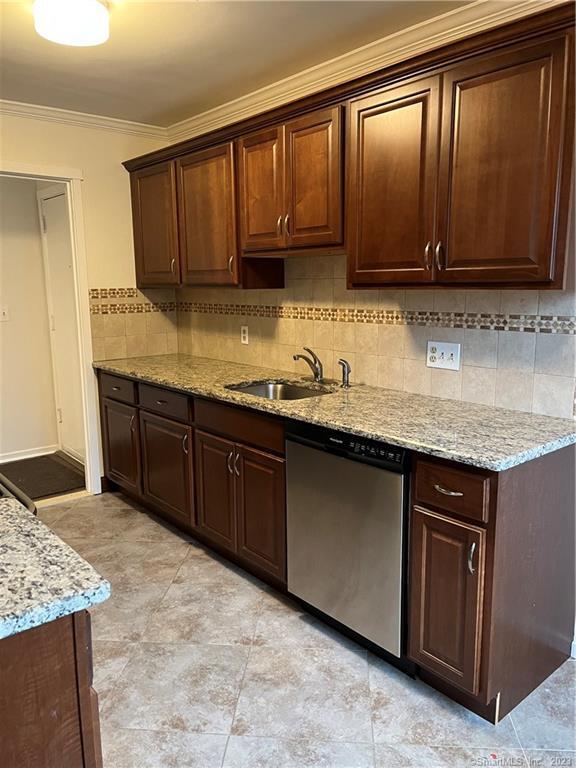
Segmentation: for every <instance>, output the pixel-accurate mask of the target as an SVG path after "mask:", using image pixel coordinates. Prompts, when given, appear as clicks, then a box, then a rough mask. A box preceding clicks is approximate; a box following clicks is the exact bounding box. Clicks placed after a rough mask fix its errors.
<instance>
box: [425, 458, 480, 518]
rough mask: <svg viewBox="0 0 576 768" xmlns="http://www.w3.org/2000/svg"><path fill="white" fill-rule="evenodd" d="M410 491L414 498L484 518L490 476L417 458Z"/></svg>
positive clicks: (441, 507)
mask: <svg viewBox="0 0 576 768" xmlns="http://www.w3.org/2000/svg"><path fill="white" fill-rule="evenodd" d="M414 492H415V497H416V501H419V502H421V503H423V504H430V505H432V506H434V507H437V508H439V509H443V510H446V511H447V512H454V513H455V514H457V515H461V516H462V517H467V518H470V519H471V520H479V521H481V522H483V523H485V522H487V521H488V508H489V504H490V478H489V477H488V476H487V475H485V474H483V473H481V472H475V471H473V470H467V469H459V468H457V467H447V466H445V465H443V464H436V463H435V462H432V461H422V460H418V461H417V463H416V480H415V484H414Z"/></svg>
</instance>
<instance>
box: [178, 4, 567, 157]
mask: <svg viewBox="0 0 576 768" xmlns="http://www.w3.org/2000/svg"><path fill="white" fill-rule="evenodd" d="M565 2H566V0H521V2H517V3H514V4H512V3H511V2H510V3H509V2H502V0H475V2H472V3H470V4H469V5H466V6H463V7H461V8H455V9H454V10H452V11H448V13H444V14H442V15H441V16H435V17H434V18H432V19H427V20H426V21H423V22H420V23H419V24H415V25H414V26H412V27H407V28H406V29H402V30H400V31H398V32H394V33H393V34H391V35H388V36H387V37H383V38H381V39H379V40H376V41H374V42H373V43H369V44H368V45H364V46H362V47H361V48H356V49H355V50H353V51H349V52H347V53H345V54H342V55H341V56H338V57H336V58H334V59H330V60H328V61H325V62H322V63H321V64H317V65H315V66H313V67H310V68H309V69H305V70H303V71H302V72H298V73H297V74H295V75H291V76H290V77H287V78H284V79H283V80H279V81H278V82H275V83H272V84H270V85H267V86H264V87H263V88H260V89H259V90H257V91H253V92H252V93H248V94H246V95H245V96H241V97H240V98H238V99H234V100H233V101H229V102H227V103H225V104H222V105H220V106H218V107H214V108H213V109H209V110H207V111H206V112H202V113H200V114H198V115H194V116H193V117H190V118H188V119H186V120H182V121H180V122H178V123H174V124H173V125H170V126H169V127H168V129H167V134H168V138H169V140H170V142H171V143H172V142H176V141H182V140H184V139H190V138H193V137H194V136H199V135H201V134H203V133H208V132H209V131H213V130H215V129H217V128H222V127H224V126H226V125H230V124H231V123H235V122H238V121H240V120H243V119H246V118H249V117H253V116H254V115H257V114H259V113H262V112H266V111H268V110H270V109H274V108H275V107H279V106H281V105H283V104H287V103H289V102H291V101H296V100H297V99H300V98H303V97H305V96H309V95H311V94H313V93H318V92H319V91H323V90H325V89H327V88H330V87H332V86H335V85H340V84H342V83H345V82H347V81H350V80H354V79H355V78H357V77H362V76H363V75H367V74H370V73H371V72H375V71H377V70H379V69H384V68H385V67H389V66H392V65H394V64H397V63H399V62H401V61H404V60H406V59H410V58H412V57H415V56H419V55H421V54H424V53H427V52H429V51H431V50H433V49H434V48H440V47H442V46H444V45H448V44H450V43H454V42H456V41H458V40H461V39H463V38H465V37H469V36H471V35H475V34H478V33H480V32H484V31H487V30H490V29H493V28H494V27H498V26H502V25H504V24H508V23H510V22H513V21H517V20H519V19H521V18H525V17H526V16H531V15H533V14H535V13H539V12H542V11H546V10H549V9H551V8H554V7H555V6H558V5H563V4H565Z"/></svg>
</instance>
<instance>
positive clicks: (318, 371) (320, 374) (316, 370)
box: [292, 347, 324, 382]
mask: <svg viewBox="0 0 576 768" xmlns="http://www.w3.org/2000/svg"><path fill="white" fill-rule="evenodd" d="M304 350H305V351H306V352H308V353H309V354H310V357H308V355H292V358H293V359H294V360H304V362H306V363H307V364H308V365H309V367H310V370H311V371H312V375H313V376H314V381H317V382H321V381H323V380H324V368H323V366H322V361H321V360H320V358H319V357H318V355H317V354H316V353H315V352H313V351H312V350H311V349H309V348H308V347H304Z"/></svg>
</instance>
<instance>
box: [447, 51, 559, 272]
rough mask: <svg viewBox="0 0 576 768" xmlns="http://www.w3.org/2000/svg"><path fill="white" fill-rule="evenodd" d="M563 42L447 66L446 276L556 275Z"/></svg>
mask: <svg viewBox="0 0 576 768" xmlns="http://www.w3.org/2000/svg"><path fill="white" fill-rule="evenodd" d="M564 46H565V42H564V40H552V41H549V42H546V43H542V44H540V45H538V46H533V47H529V48H522V49H520V50H517V51H515V52H509V53H505V54H501V55H500V56H492V57H478V58H477V59H474V60H472V61H470V62H469V63H464V64H462V65H461V66H460V67H456V68H455V69H452V70H450V71H448V72H447V73H446V74H445V75H444V88H443V93H444V96H443V106H442V114H443V125H442V149H441V159H440V184H439V239H440V241H441V249H440V251H439V264H440V266H441V267H442V271H441V272H440V274H439V276H438V279H439V280H441V281H442V282H444V283H446V282H450V283H466V282H483V283H490V282H500V283H502V282H507V281H509V282H511V281H546V280H550V279H552V278H553V276H554V266H555V265H554V259H555V247H554V238H555V221H556V207H557V195H558V188H559V187H558V181H559V174H560V172H561V158H562V151H561V148H562V143H563V131H564V130H565V128H564V121H565V99H566V96H565V94H564V89H565V75H564V66H565V51H564Z"/></svg>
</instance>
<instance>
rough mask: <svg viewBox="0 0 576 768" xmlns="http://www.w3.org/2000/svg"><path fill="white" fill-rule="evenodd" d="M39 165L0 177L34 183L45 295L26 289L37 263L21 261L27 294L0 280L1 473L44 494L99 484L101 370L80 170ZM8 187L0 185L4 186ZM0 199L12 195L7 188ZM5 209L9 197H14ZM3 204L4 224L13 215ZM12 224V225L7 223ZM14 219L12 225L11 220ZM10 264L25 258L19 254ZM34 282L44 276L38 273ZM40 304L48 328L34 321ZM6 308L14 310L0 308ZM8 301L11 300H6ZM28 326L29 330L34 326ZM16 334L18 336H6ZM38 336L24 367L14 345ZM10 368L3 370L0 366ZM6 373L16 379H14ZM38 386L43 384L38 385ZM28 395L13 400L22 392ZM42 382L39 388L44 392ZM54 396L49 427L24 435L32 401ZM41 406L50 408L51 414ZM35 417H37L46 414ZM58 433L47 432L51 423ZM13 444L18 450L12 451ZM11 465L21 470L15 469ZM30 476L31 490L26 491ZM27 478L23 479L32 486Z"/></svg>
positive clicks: (0, 173)
mask: <svg viewBox="0 0 576 768" xmlns="http://www.w3.org/2000/svg"><path fill="white" fill-rule="evenodd" d="M38 170H39V171H40V170H46V171H47V173H45V174H44V173H39V172H34V169H33V168H29V167H27V168H22V170H21V171H19V169H17V168H9V169H4V168H0V185H4V184H6V183H7V182H10V180H12V181H13V182H19V183H20V184H24V183H27V184H30V185H32V187H33V206H34V217H35V226H36V232H37V238H38V251H39V253H40V264H41V272H42V278H43V282H42V288H43V295H42V296H39V295H38V291H37V292H36V294H34V295H32V293H31V292H30V291H29V289H28V285H27V282H28V280H29V279H30V276H31V274H32V272H31V271H30V268H29V266H27V265H22V264H20V267H21V272H22V275H21V279H22V281H23V283H24V288H25V291H26V296H25V301H24V302H21V301H20V300H19V299H18V300H16V296H14V297H13V298H14V299H15V300H16V303H14V301H12V300H11V299H9V297H8V294H9V291H10V286H9V285H8V281H7V280H4V279H0V310H2V312H3V313H4V314H6V315H7V318H3V319H5V321H6V323H4V322H2V323H0V355H1V359H0V474H5V475H6V476H9V475H8V473H9V472H10V474H11V475H12V477H9V479H12V480H13V482H15V484H16V485H18V486H19V487H20V488H21V490H24V492H28V495H32V496H34V497H35V498H46V497H48V496H55V495H59V494H60V493H62V492H64V493H66V492H71V491H76V490H79V489H80V488H82V489H83V488H86V490H87V491H88V492H89V493H99V492H100V491H101V483H100V477H101V456H100V445H99V434H98V417H97V414H98V411H97V400H96V382H95V374H94V372H93V370H92V343H91V334H90V309H89V301H88V287H87V265H86V256H85V249H84V235H83V222H82V201H81V173H80V172H77V171H75V170H74V169H62V171H65V173H64V172H63V173H59V172H58V173H50V169H41V168H40V167H39V168H38ZM2 191H4V190H2ZM2 197H3V204H2V208H3V209H4V208H5V207H6V206H5V205H4V202H5V201H6V200H7V199H9V198H10V195H8V196H7V195H5V194H3V195H2ZM8 208H9V206H8ZM7 212H8V214H10V211H6V210H3V211H2V213H3V216H2V222H0V229H2V228H3V227H4V226H5V225H6V224H7V222H9V221H10V220H11V219H12V218H13V217H11V216H10V215H8V216H6V213H7ZM10 226H12V225H11V224H8V228H10ZM13 228H14V227H13ZM3 246H4V244H3ZM7 250H8V249H6V248H5V247H2V252H3V253H4V256H2V257H1V258H2V261H0V269H1V270H2V272H3V273H4V274H6V270H5V269H4V266H5V262H6V261H7V260H8V257H6V252H7ZM12 262H13V264H14V263H15V264H17V265H18V264H19V257H18V255H17V254H13V258H12ZM37 282H38V281H37ZM42 304H43V306H44V315H45V328H40V327H39V326H38V325H36V326H35V325H34V323H33V322H32V319H33V316H36V319H38V315H39V314H41V310H42ZM7 307H8V311H7V312H4V310H5V309H6V308H7ZM10 307H11V308H10ZM17 316H19V318H20V320H21V323H20V326H19V328H16V327H15V326H16V323H14V324H13V325H14V328H13V332H12V334H10V333H9V332H8V329H9V328H10V325H11V320H12V319H14V320H16V317H17ZM30 331H31V333H30ZM10 335H13V336H14V337H15V339H16V343H14V342H13V343H12V345H10V344H8V343H6V339H8V337H9V336H10ZM31 335H35V336H36V337H37V338H36V341H37V342H39V344H37V347H38V350H39V351H38V352H37V354H34V353H33V354H31V355H24V358H25V359H26V358H28V359H27V364H28V368H29V369H30V370H21V369H20V365H19V362H20V361H21V359H22V355H20V358H19V359H16V358H17V355H15V354H14V349H15V347H16V349H20V351H26V349H25V348H26V343H25V342H26V337H27V336H28V337H29V336H31ZM1 369H4V374H2V370H1ZM9 380H12V381H13V382H14V381H17V382H18V383H17V384H16V385H14V384H13V385H12V386H11V387H10V386H9V385H8V382H9ZM40 385H41V386H40ZM15 390H22V394H23V395H26V397H23V398H22V399H21V402H20V403H18V405H16V406H15V401H16V399H17V398H18V397H19V392H18V391H15ZM40 390H42V396H40V395H39V394H38V393H39V392H40ZM50 393H51V398H52V401H51V402H52V424H50V418H45V419H44V424H43V425H44V427H45V429H46V431H45V434H44V436H43V437H42V438H41V437H40V436H38V435H37V434H36V435H35V436H31V435H30V434H24V435H23V434H22V433H23V432H26V430H23V429H22V427H23V425H24V424H25V422H26V421H27V416H26V414H27V411H28V410H32V411H33V410H34V409H33V408H32V409H30V407H29V406H30V404H31V403H33V404H35V405H37V404H38V403H39V402H40V401H41V400H43V402H44V405H45V404H46V402H47V400H49V399H50V397H49V396H50ZM46 410H47V409H46V408H45V407H44V416H46ZM29 421H30V422H31V423H32V424H34V425H38V424H39V423H40V421H41V420H39V419H38V418H35V417H33V418H31V419H29ZM51 427H52V428H53V429H52V432H51V433H50V428H51ZM12 449H13V450H12ZM14 473H15V474H14ZM30 483H31V484H32V486H36V487H35V488H32V492H30ZM26 486H27V487H26Z"/></svg>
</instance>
